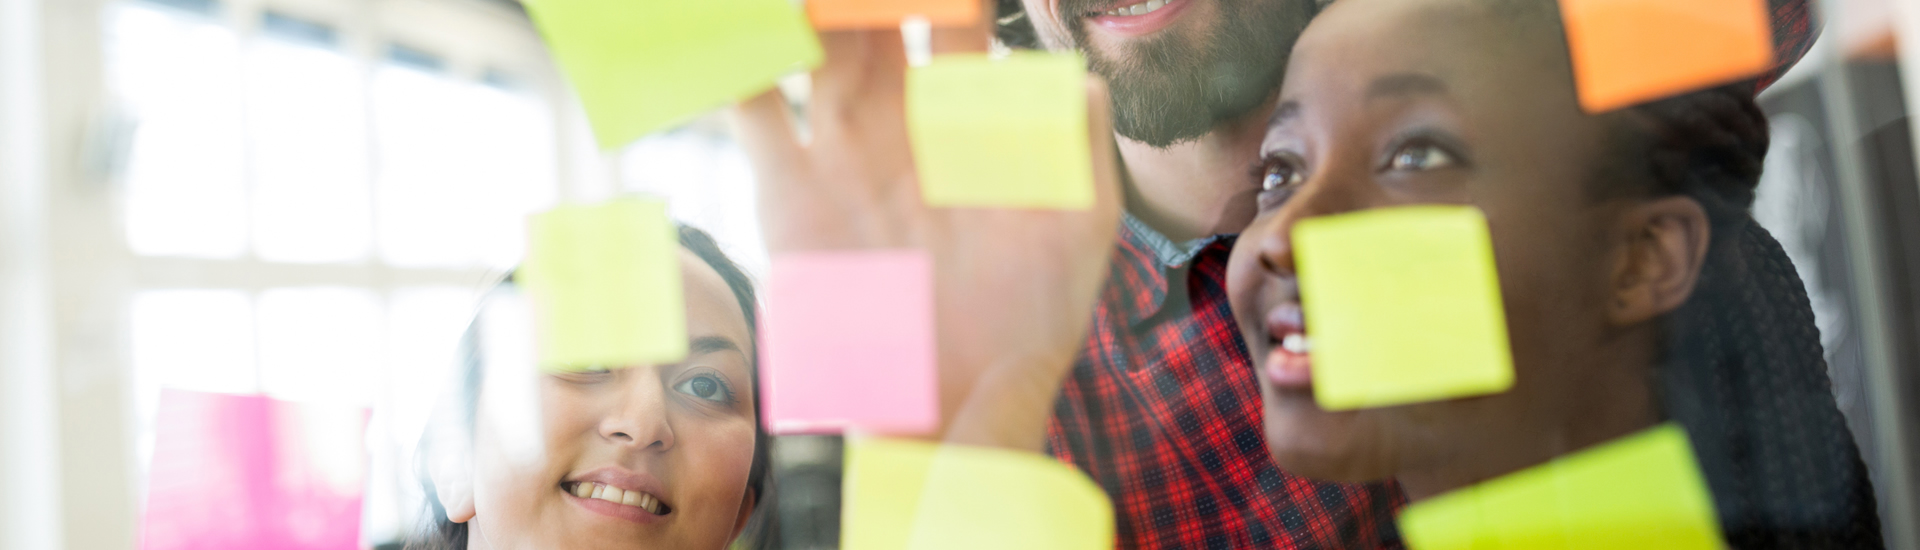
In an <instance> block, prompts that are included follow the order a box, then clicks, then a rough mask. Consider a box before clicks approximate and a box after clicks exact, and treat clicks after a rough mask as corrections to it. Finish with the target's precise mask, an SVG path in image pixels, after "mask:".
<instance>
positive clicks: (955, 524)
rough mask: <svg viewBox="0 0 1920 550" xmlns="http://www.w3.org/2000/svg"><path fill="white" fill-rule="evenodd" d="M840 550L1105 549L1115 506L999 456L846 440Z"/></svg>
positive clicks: (1055, 468)
mask: <svg viewBox="0 0 1920 550" xmlns="http://www.w3.org/2000/svg"><path fill="white" fill-rule="evenodd" d="M844 483H845V487H844V492H843V495H844V499H845V503H846V504H845V507H844V510H843V513H842V517H841V547H842V548H845V549H847V550H898V549H901V548H906V549H910V550H948V549H952V550H961V549H966V550H974V549H979V548H996V549H1005V550H1024V549H1032V550H1040V549H1047V550H1053V549H1064V550H1108V549H1111V548H1113V542H1114V539H1113V537H1114V531H1113V505H1112V504H1111V503H1110V502H1108V500H1107V495H1106V493H1104V492H1102V491H1101V490H1100V487H1099V486H1097V485H1094V483H1093V480H1091V479H1088V478H1087V476H1086V474H1082V473H1080V471H1079V470H1075V469H1073V468H1072V467H1069V466H1067V465H1064V464H1061V463H1059V462H1058V461H1055V460H1053V459H1052V458H1049V457H1046V456H1042V455H1037V454H1033V453H1023V452H1017V451H1008V450H1002V449H990V448H983V447H969V446H958V445H941V444H936V443H928V442H922V441H908V440H896V439H881V438H861V437H849V438H848V439H847V455H846V473H845V477H844Z"/></svg>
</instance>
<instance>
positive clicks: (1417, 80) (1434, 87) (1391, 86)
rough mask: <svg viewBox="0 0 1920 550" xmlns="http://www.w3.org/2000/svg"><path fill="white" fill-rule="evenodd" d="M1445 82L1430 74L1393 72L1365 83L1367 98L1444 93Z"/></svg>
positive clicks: (1445, 88)
mask: <svg viewBox="0 0 1920 550" xmlns="http://www.w3.org/2000/svg"><path fill="white" fill-rule="evenodd" d="M1446 93H1447V84H1446V83H1445V82H1441V81H1440V79H1438V78H1434V77H1433V76H1432V75H1427V74H1421V73H1394V74H1390V75H1387V76H1383V77H1380V78H1377V79H1374V81H1373V83H1372V84H1369V85H1367V100H1368V101H1372V100H1376V99H1381V98H1386V97H1396V96H1406V95H1422V94H1427V95H1445V94H1446Z"/></svg>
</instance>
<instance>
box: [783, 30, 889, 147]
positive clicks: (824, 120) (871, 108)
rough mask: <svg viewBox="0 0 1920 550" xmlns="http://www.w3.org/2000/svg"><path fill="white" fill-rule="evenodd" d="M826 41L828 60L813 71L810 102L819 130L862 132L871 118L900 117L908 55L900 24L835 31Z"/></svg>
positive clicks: (815, 129)
mask: <svg viewBox="0 0 1920 550" xmlns="http://www.w3.org/2000/svg"><path fill="white" fill-rule="evenodd" d="M821 41H822V43H823V44H826V45H827V49H828V54H827V55H828V62H827V63H826V64H825V65H823V66H822V67H821V70H820V71H818V72H815V73H814V75H813V95H812V97H811V98H809V104H808V106H807V120H808V126H809V127H810V128H812V129H813V132H814V136H816V137H827V136H833V137H835V138H838V137H846V136H850V135H861V134H862V133H863V132H862V128H863V127H865V126H868V125H871V124H872V122H871V121H869V120H868V119H872V118H874V117H891V118H896V119H897V118H899V117H900V114H899V111H900V109H899V105H901V104H902V103H903V102H904V99H903V97H902V96H903V94H904V93H905V88H906V64H907V58H906V53H905V49H904V48H903V47H902V46H901V42H900V31H899V30H898V29H869V30H857V31H841V32H833V33H827V34H824V35H822V36H821ZM882 122H884V120H883V121H882ZM895 124H898V122H895Z"/></svg>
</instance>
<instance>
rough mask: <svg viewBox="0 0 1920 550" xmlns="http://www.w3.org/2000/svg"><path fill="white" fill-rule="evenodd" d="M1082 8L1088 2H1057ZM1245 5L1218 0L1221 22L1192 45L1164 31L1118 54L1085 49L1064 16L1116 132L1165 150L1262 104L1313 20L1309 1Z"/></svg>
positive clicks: (1075, 24)
mask: <svg viewBox="0 0 1920 550" xmlns="http://www.w3.org/2000/svg"><path fill="white" fill-rule="evenodd" d="M1180 1H1182V2H1195V1H1199V0H1180ZM1081 3H1086V4H1091V3H1093V2H1075V1H1072V0H1067V1H1064V2H1062V4H1065V5H1072V4H1081ZM1249 3H1250V2H1249V1H1247V0H1237V1H1236V0H1219V5H1220V8H1221V13H1220V17H1221V21H1220V25H1219V26H1218V28H1216V29H1212V30H1213V32H1210V33H1208V34H1207V35H1205V36H1202V37H1198V38H1197V39H1196V37H1190V36H1178V35H1174V34H1173V33H1169V35H1168V36H1159V37H1155V38H1153V39H1151V40H1149V41H1146V42H1145V43H1142V44H1138V45H1135V46H1133V47H1130V48H1128V49H1129V50H1130V51H1128V52H1125V54H1124V55H1119V56H1110V55H1108V53H1107V52H1101V51H1098V50H1096V49H1095V48H1092V47H1090V45H1089V43H1088V41H1087V31H1086V24H1087V23H1086V19H1085V18H1082V17H1071V18H1069V22H1068V24H1067V27H1068V29H1069V31H1070V32H1071V33H1072V34H1073V39H1074V44H1075V45H1076V46H1078V47H1079V48H1080V50H1081V51H1083V52H1086V56H1087V63H1088V65H1089V68H1090V69H1092V70H1093V72H1095V73H1098V74H1099V75H1101V76H1103V77H1106V79H1107V86H1108V89H1109V90H1110V94H1111V97H1112V98H1113V125H1114V129H1115V130H1116V131H1118V132H1119V133H1120V135H1122V136H1126V137H1127V138H1129V139H1132V140H1135V141H1139V142H1142V143H1146V144H1148V145H1151V146H1154V147H1161V148H1165V147H1167V146H1170V145H1173V144H1176V143H1182V142H1187V141H1193V140H1196V139H1199V138H1200V137H1201V136H1204V135H1206V134H1207V133H1208V132H1211V131H1213V128H1214V127H1216V126H1218V125H1219V124H1220V123H1222V122H1225V121H1229V120H1235V119H1238V118H1241V117H1243V116H1246V115H1247V114H1248V113H1249V112H1251V111H1253V110H1254V109H1256V108H1259V107H1260V106H1262V105H1264V104H1266V102H1267V99H1268V98H1269V97H1271V96H1272V95H1273V93H1274V92H1275V91H1277V90H1278V89H1279V87H1280V80H1281V78H1282V77H1284V76H1285V75H1286V70H1287V55H1288V53H1289V52H1290V51H1291V50H1292V49H1293V43H1294V40H1296V39H1297V38H1299V35H1300V30H1301V28H1302V27H1304V26H1306V23H1307V20H1308V19H1310V18H1311V17H1312V16H1313V12H1314V9H1313V7H1312V6H1313V3H1312V2H1309V1H1305V0H1300V1H1288V2H1263V3H1262V4H1265V5H1259V6H1250V5H1248V4H1249ZM1067 13H1076V12H1067ZM1078 13H1085V11H1081V12H1078Z"/></svg>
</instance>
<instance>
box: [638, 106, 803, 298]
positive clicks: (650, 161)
mask: <svg viewBox="0 0 1920 550" xmlns="http://www.w3.org/2000/svg"><path fill="white" fill-rule="evenodd" d="M620 162H621V167H620V171H621V174H622V176H623V177H624V178H625V181H624V182H622V183H623V184H624V187H625V189H626V190H628V191H635V192H642V193H650V194H654V195H659V196H662V197H666V198H667V199H668V201H667V204H668V205H669V208H671V212H670V213H671V214H672V215H673V218H674V219H675V220H679V221H682V222H685V223H688V224H691V225H693V226H695V227H699V228H701V229H704V230H706V231H707V232H708V233H712V234H713V237H714V239H715V240H717V241H719V242H720V245H721V247H722V248H724V249H725V250H726V252H727V254H728V255H729V256H732V257H733V258H734V261H737V262H739V263H740V265H741V267H743V268H745V269H747V271H748V272H750V273H765V272H766V271H765V269H766V265H767V255H766V245H765V244H763V242H762V241H761V239H760V220H759V218H757V217H755V208H754V197H755V192H754V186H753V169H752V167H751V166H749V165H748V163H747V156H746V153H745V152H743V151H741V150H740V147H739V145H738V144H736V143H734V142H733V140H731V139H730V138H728V137H726V136H722V135H712V134H706V133H701V132H698V131H691V130H683V131H679V132H673V133H668V134H664V135H659V136H655V137H651V138H647V139H643V140H640V141H639V142H636V143H634V144H633V145H632V146H631V147H628V148H627V150H626V151H624V152H623V153H622V154H621V157H620Z"/></svg>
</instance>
